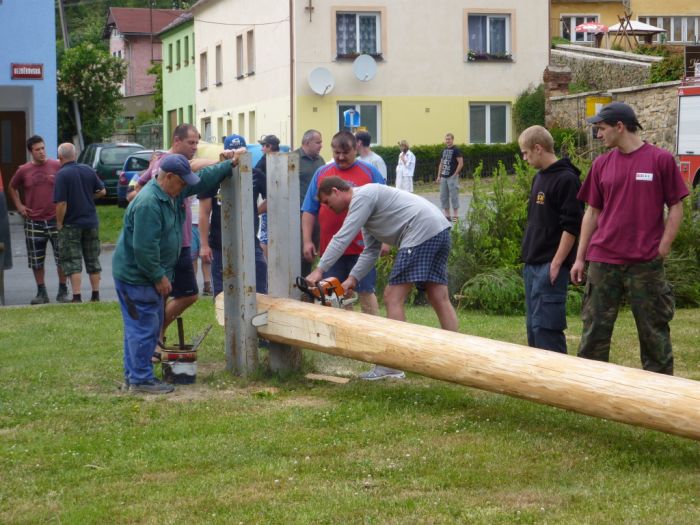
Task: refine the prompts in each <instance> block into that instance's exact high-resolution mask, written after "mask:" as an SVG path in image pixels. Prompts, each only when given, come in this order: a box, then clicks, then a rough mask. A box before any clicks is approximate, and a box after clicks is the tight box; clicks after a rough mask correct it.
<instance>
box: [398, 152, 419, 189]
mask: <svg viewBox="0 0 700 525" xmlns="http://www.w3.org/2000/svg"><path fill="white" fill-rule="evenodd" d="M399 148H401V153H399V162H398V164H397V165H396V187H397V188H398V189H399V190H406V191H409V192H411V193H413V172H414V170H415V169H416V156H415V155H414V154H413V152H412V151H411V150H410V149H408V148H409V146H408V142H407V141H406V140H402V141H401V142H399Z"/></svg>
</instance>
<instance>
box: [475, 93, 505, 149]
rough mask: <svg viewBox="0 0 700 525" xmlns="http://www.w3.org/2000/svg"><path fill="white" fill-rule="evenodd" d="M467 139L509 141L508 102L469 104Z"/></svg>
mask: <svg viewBox="0 0 700 525" xmlns="http://www.w3.org/2000/svg"><path fill="white" fill-rule="evenodd" d="M469 141H470V142H471V143H472V144H503V143H506V142H509V141H510V104H498V103H475V104H469Z"/></svg>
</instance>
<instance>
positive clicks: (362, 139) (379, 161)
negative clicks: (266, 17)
mask: <svg viewBox="0 0 700 525" xmlns="http://www.w3.org/2000/svg"><path fill="white" fill-rule="evenodd" d="M355 140H357V153H358V154H359V155H360V160H361V161H362V162H366V163H367V164H371V165H372V166H374V167H375V168H377V171H379V173H381V174H382V177H384V183H385V184H386V173H387V172H386V162H384V159H383V158H381V157H380V156H379V155H377V154H376V153H375V152H374V151H372V149H371V148H370V147H369V145H370V144H371V143H372V135H370V134H369V133H367V132H366V131H358V132H357V133H355Z"/></svg>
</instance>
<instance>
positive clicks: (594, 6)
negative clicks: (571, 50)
mask: <svg viewBox="0 0 700 525" xmlns="http://www.w3.org/2000/svg"><path fill="white" fill-rule="evenodd" d="M624 12H625V8H624V6H623V4H622V0H597V1H589V0H579V1H578V2H569V1H566V0H551V9H550V15H549V16H550V19H549V20H550V23H549V30H550V31H551V34H552V36H553V37H554V36H558V37H562V38H566V39H567V40H569V41H571V43H572V44H583V43H588V42H592V41H593V40H594V35H592V34H590V33H577V32H576V31H575V28H576V26H577V25H579V24H583V23H584V22H598V23H601V24H604V25H606V26H611V25H613V24H617V23H618V18H617V17H618V15H619V16H622V15H624Z"/></svg>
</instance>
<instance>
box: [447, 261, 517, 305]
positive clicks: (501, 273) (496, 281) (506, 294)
mask: <svg viewBox="0 0 700 525" xmlns="http://www.w3.org/2000/svg"><path fill="white" fill-rule="evenodd" d="M457 297H458V300H459V303H458V308H473V309H476V310H483V311H484V312H486V313H490V314H501V315H514V314H523V313H525V285H524V283H523V278H522V277H521V276H520V274H519V273H518V272H517V271H516V270H514V269H513V268H494V269H492V270H488V271H486V272H484V273H480V274H478V275H476V276H474V277H472V278H471V279H469V280H468V281H467V282H466V283H464V286H462V289H461V290H460V293H459V295H458V296H457Z"/></svg>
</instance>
